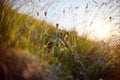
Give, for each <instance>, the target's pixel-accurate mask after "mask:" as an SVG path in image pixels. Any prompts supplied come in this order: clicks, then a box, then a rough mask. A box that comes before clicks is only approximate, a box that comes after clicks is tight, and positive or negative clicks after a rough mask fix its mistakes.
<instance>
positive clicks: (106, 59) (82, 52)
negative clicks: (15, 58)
mask: <svg viewBox="0 0 120 80" xmlns="http://www.w3.org/2000/svg"><path fill="white" fill-rule="evenodd" d="M101 44H102V43H101V42H97V41H93V40H89V39H88V38H87V36H81V37H80V36H78V34H77V33H76V31H74V30H72V31H68V32H67V31H65V30H59V29H58V28H55V27H54V26H53V25H51V24H48V23H46V22H45V21H38V20H36V19H34V18H33V17H30V16H28V15H26V14H20V13H18V12H17V10H12V8H11V6H10V5H9V3H4V2H2V1H0V46H1V47H2V48H15V49H16V50H17V49H20V50H25V51H27V52H30V53H32V54H34V55H37V56H39V57H40V63H48V64H50V65H51V66H54V69H55V70H54V71H55V73H56V76H57V78H58V79H59V80H77V79H80V80H97V79H100V78H105V77H106V73H107V71H108V69H109V65H111V64H112V60H113V58H112V56H113V53H114V52H113V50H110V46H109V45H108V44H106V43H105V44H104V45H101Z"/></svg>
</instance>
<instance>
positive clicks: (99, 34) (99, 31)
mask: <svg viewBox="0 0 120 80" xmlns="http://www.w3.org/2000/svg"><path fill="white" fill-rule="evenodd" d="M93 31H94V35H95V37H96V38H98V39H105V38H107V37H108V36H109V32H110V26H108V25H107V24H103V23H102V22H100V21H97V22H95V23H94V25H93Z"/></svg>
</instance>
